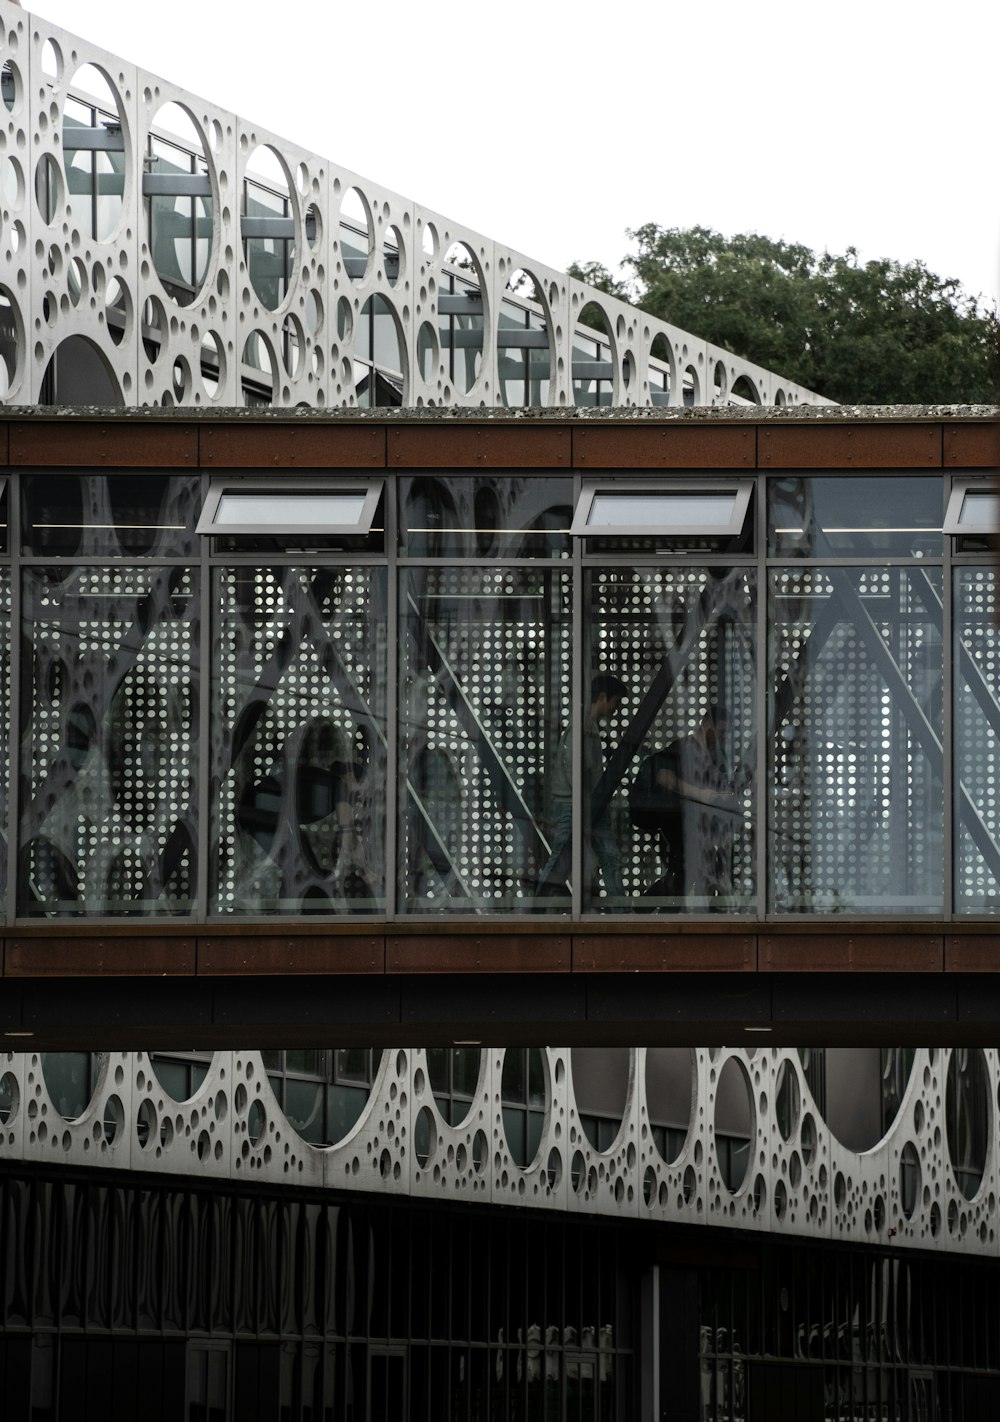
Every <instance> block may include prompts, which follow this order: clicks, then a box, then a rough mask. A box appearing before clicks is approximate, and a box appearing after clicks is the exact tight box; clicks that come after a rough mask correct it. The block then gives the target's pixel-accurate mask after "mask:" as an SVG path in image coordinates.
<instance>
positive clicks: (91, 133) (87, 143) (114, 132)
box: [62, 124, 125, 153]
mask: <svg viewBox="0 0 1000 1422" xmlns="http://www.w3.org/2000/svg"><path fill="white" fill-rule="evenodd" d="M62 146H63V149H64V150H65V151H66V152H67V153H82V152H87V153H124V152H125V135H124V134H123V133H122V131H121V129H120V128H76V127H75V126H74V125H73V124H64V125H63V135H62Z"/></svg>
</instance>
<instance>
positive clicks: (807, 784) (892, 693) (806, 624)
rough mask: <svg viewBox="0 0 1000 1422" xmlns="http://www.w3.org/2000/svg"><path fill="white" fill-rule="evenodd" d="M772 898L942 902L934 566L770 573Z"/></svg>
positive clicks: (808, 905)
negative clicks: (925, 567) (924, 567)
mask: <svg viewBox="0 0 1000 1422" xmlns="http://www.w3.org/2000/svg"><path fill="white" fill-rule="evenodd" d="M768 621H769V626H770V644H769V658H768V660H769V688H770V690H769V696H770V711H769V730H770V738H771V749H770V755H771V770H770V773H769V776H768V784H769V791H770V796H771V804H770V811H769V825H768V847H769V856H768V858H769V864H770V879H771V884H770V894H771V902H772V906H773V907H774V908H778V909H786V910H789V911H792V912H799V913H816V912H820V913H824V912H826V913H829V912H836V911H838V910H847V909H850V910H867V911H872V912H883V913H888V912H892V911H894V910H898V909H900V908H904V907H906V908H909V909H916V910H918V911H923V912H925V913H931V912H940V909H941V899H942V892H943V876H942V830H943V823H942V819H943V816H942V803H943V790H942V781H941V772H942V759H943V757H942V749H941V734H942V731H941V723H942V677H943V647H942V639H941V574H940V570H939V569H936V568H927V569H923V568H921V569H906V568H883V569H874V570H868V569H860V568H823V569H815V568H810V569H805V568H803V569H800V570H793V569H787V570H781V571H777V572H775V573H773V574H772V576H771V588H770V606H769V617H768Z"/></svg>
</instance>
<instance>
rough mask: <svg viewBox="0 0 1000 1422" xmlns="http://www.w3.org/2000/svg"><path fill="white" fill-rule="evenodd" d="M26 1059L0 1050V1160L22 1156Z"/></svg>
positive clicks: (18, 1053)
mask: <svg viewBox="0 0 1000 1422" xmlns="http://www.w3.org/2000/svg"><path fill="white" fill-rule="evenodd" d="M27 1062H28V1059H27V1057H26V1056H25V1055H24V1053H23V1052H0V1160H3V1159H8V1160H23V1159H24V1123H25V1119H26V1116H27V1111H26V1103H25V1095H24V1076H25V1071H26V1069H27Z"/></svg>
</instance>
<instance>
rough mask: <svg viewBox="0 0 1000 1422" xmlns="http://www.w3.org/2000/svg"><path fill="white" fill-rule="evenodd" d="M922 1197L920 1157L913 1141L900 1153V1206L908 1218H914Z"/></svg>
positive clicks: (908, 1142) (907, 1143)
mask: <svg viewBox="0 0 1000 1422" xmlns="http://www.w3.org/2000/svg"><path fill="white" fill-rule="evenodd" d="M919 1196H920V1156H919V1155H918V1154H917V1148H916V1146H915V1145H914V1144H913V1142H912V1141H907V1142H906V1144H905V1145H904V1147H903V1149H902V1150H901V1151H900V1153H899V1205H900V1209H901V1210H902V1211H903V1214H904V1215H905V1216H906V1218H907V1219H908V1220H909V1219H912V1218H913V1211H914V1210H915V1209H916V1207H917V1200H918V1198H919Z"/></svg>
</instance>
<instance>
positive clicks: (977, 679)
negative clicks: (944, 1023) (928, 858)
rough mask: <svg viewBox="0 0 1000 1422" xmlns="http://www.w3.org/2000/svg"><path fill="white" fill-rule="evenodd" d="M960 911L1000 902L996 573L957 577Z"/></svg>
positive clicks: (974, 571)
mask: <svg viewBox="0 0 1000 1422" xmlns="http://www.w3.org/2000/svg"><path fill="white" fill-rule="evenodd" d="M954 578H955V595H954V602H953V617H954V629H955V630H954V639H955V640H954V649H955V650H954V685H955V704H954V723H953V745H954V750H953V756H954V777H955V794H954V804H955V829H954V834H955V912H956V913H990V912H994V911H995V910H996V908H997V906H998V905H1000V796H998V794H997V786H998V783H1000V697H998V688H1000V631H998V629H997V601H996V573H995V571H994V569H993V568H992V567H988V568H985V567H983V568H974V567H972V568H960V569H957V570H956V572H955V575H954Z"/></svg>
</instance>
